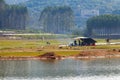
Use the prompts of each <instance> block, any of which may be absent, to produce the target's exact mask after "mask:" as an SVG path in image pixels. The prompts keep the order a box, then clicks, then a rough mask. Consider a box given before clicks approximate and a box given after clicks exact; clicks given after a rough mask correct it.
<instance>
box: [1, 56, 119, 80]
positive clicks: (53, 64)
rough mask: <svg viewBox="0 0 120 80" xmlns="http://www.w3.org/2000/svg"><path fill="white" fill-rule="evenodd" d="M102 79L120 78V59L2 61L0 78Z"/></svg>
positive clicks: (32, 79)
mask: <svg viewBox="0 0 120 80" xmlns="http://www.w3.org/2000/svg"><path fill="white" fill-rule="evenodd" d="M101 79H103V80H119V79H120V59H118V58H116V59H96V60H74V59H65V60H58V61H41V60H33V61H32V60H30V61H29V60H28V61H0V80H101Z"/></svg>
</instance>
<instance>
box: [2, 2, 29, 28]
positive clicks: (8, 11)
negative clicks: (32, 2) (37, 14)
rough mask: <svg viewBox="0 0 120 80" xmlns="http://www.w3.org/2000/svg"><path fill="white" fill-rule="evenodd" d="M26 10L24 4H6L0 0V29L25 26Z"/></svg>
mask: <svg viewBox="0 0 120 80" xmlns="http://www.w3.org/2000/svg"><path fill="white" fill-rule="evenodd" d="M27 17H28V11H27V8H26V7H25V6H18V5H7V4H6V3H5V2H4V0H0V29H3V30H6V29H21V30H24V29H25V27H26V21H27Z"/></svg>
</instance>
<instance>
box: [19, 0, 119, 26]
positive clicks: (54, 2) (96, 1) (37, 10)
mask: <svg viewBox="0 0 120 80" xmlns="http://www.w3.org/2000/svg"><path fill="white" fill-rule="evenodd" d="M119 4H120V1H119V0H29V1H27V2H25V3H22V4H20V5H26V6H27V7H28V10H29V12H30V13H31V14H30V17H31V18H32V21H31V23H32V24H31V25H32V26H36V27H37V26H38V25H36V24H38V23H37V21H38V19H39V18H38V16H40V14H41V12H42V11H43V10H44V8H45V7H47V6H51V7H54V6H65V5H67V6H69V7H71V9H72V10H73V14H74V16H75V24H76V26H77V27H85V26H86V21H87V19H88V18H86V17H84V16H82V14H81V11H84V10H98V11H99V15H102V14H116V12H117V13H120V11H119V10H120V9H119V7H120V5H119ZM92 16H93V15H92ZM92 16H91V17H92ZM34 23H35V24H34ZM38 28H39V26H38Z"/></svg>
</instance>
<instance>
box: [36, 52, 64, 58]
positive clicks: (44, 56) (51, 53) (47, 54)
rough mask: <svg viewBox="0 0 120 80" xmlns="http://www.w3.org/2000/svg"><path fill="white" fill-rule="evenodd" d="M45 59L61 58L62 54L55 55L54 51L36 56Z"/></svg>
mask: <svg viewBox="0 0 120 80" xmlns="http://www.w3.org/2000/svg"><path fill="white" fill-rule="evenodd" d="M38 57H40V58H45V59H61V57H62V56H59V55H56V54H55V53H54V52H47V53H45V54H43V55H40V56H38Z"/></svg>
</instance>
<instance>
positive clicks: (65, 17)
mask: <svg viewBox="0 0 120 80" xmlns="http://www.w3.org/2000/svg"><path fill="white" fill-rule="evenodd" d="M39 21H40V26H42V27H43V30H44V31H45V32H49V33H67V32H68V33H69V32H70V31H71V29H72V28H73V26H74V16H73V11H72V9H71V8H70V7H68V6H63V7H46V8H45V9H44V10H43V11H42V13H41V15H40V19H39Z"/></svg>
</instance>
